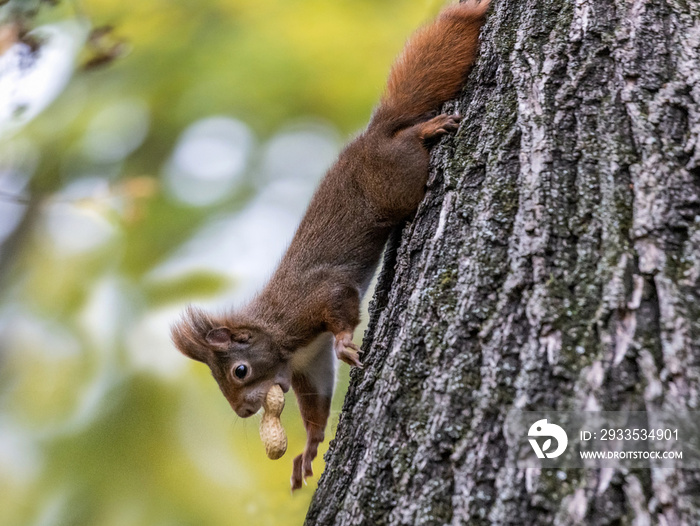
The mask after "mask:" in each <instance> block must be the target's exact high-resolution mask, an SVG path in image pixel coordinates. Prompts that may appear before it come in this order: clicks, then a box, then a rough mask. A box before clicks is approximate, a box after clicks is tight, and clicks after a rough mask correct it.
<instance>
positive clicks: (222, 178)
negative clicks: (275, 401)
mask: <svg viewBox="0 0 700 526" xmlns="http://www.w3.org/2000/svg"><path fill="white" fill-rule="evenodd" d="M440 3H441V2H437V1H428V0H335V1H332V2H329V1H327V0H307V1H299V0H296V1H295V0H182V1H176V2H174V1H172V0H84V1H80V2H78V1H68V0H60V1H58V2H46V1H40V0H24V1H20V0H10V1H9V2H8V1H7V0H3V1H2V2H0V4H2V5H1V6H0V17H2V24H1V25H0V523H2V524H3V525H5V526H9V525H42V526H43V525H58V524H60V525H64V524H65V525H95V524H99V525H101V526H109V525H141V524H143V525H149V526H152V525H166V524H167V525H189V524H192V525H203V524H206V525H232V524H233V525H236V524H260V525H267V524H270V525H272V524H274V525H285V524H290V525H291V524H301V522H302V521H303V517H304V515H305V512H306V509H307V507H308V504H309V501H310V499H311V496H312V493H313V489H314V488H315V486H316V483H317V480H318V475H319V474H320V473H321V471H322V468H323V461H322V458H320V457H319V459H317V460H316V462H315V471H316V476H315V477H314V478H313V479H312V480H310V483H309V487H308V488H304V489H302V490H301V491H300V492H297V494H295V495H293V496H292V495H290V491H289V475H290V470H291V460H292V458H293V457H294V455H296V453H297V452H298V451H301V449H302V448H303V443H304V439H305V436H304V431H303V428H302V426H301V421H300V418H299V415H298V411H297V408H296V402H295V401H294V398H293V396H292V394H291V393H289V394H288V395H287V408H286V409H285V412H284V414H283V423H284V425H285V427H286V429H287V432H288V435H289V441H290V444H289V451H288V453H287V455H285V456H284V457H283V458H282V459H281V460H279V461H275V462H273V461H269V460H267V459H266V457H265V454H264V451H263V447H262V445H261V444H260V441H259V438H258V432H257V427H258V423H259V417H257V416H256V417H253V418H251V419H246V420H241V419H238V418H237V417H235V415H234V413H233V412H232V411H231V409H230V407H229V406H228V404H227V402H226V401H225V400H224V398H223V397H222V396H221V394H220V393H219V390H218V388H217V386H216V384H215V383H214V382H213V380H212V379H211V377H210V375H209V372H208V370H207V368H206V367H205V366H203V365H201V364H196V363H194V362H191V361H189V360H187V359H186V358H184V357H183V356H182V355H180V354H179V353H178V352H177V351H176V350H175V349H174V348H173V346H172V344H171V343H170V341H169V325H170V323H171V322H173V321H174V320H175V319H176V318H177V316H178V313H179V312H180V311H181V310H182V308H183V307H184V306H185V305H186V304H187V303H189V302H193V303H196V304H199V305H203V306H206V307H211V308H219V307H222V306H230V305H236V304H240V303H242V302H244V301H245V300H246V298H248V297H250V296H251V295H252V294H253V293H254V292H255V291H256V290H257V289H258V288H259V287H260V286H261V285H262V284H263V283H264V281H265V279H266V277H267V276H269V274H270V273H271V271H272V270H273V269H274V266H275V264H276V262H277V261H278V259H279V257H280V255H281V253H282V252H283V250H284V248H285V245H286V244H287V243H288V241H289V240H290V238H291V236H292V234H293V232H294V228H295V226H296V224H297V222H298V221H299V219H300V217H301V214H302V213H303V211H304V209H305V206H306V204H307V202H308V200H309V198H310V196H311V194H312V192H313V189H314V187H315V185H316V183H317V182H318V180H319V178H320V177H321V176H322V175H323V173H324V171H325V169H326V168H327V167H328V166H329V165H330V163H331V162H332V161H333V160H334V158H335V156H336V155H337V154H338V152H339V151H340V148H341V147H342V145H343V143H344V142H346V141H347V140H348V139H349V138H350V137H352V135H354V134H355V133H357V132H358V131H359V130H361V129H362V127H363V126H364V125H365V123H366V122H367V119H368V117H369V115H370V113H371V110H372V107H373V105H374V104H375V103H376V101H377V99H378V97H379V94H380V93H381V90H382V87H383V83H384V80H385V77H386V74H387V71H388V68H389V65H390V63H391V61H392V59H393V58H394V56H395V55H396V53H397V52H398V51H399V50H400V48H401V46H402V44H403V42H404V41H405V38H406V36H407V35H408V34H409V33H410V32H411V30H412V29H413V28H415V27H416V26H418V25H419V24H420V23H421V22H422V21H424V20H425V19H427V18H429V17H430V16H431V15H433V14H434V13H435V12H436V11H437V10H438V9H439V7H440ZM359 337H360V338H361V331H360V333H359ZM347 378H348V370H347V368H346V367H345V366H343V367H341V369H340V371H339V382H338V391H337V393H336V398H335V402H334V412H333V416H332V419H331V420H332V421H331V424H330V429H329V433H328V435H327V438H329V439H330V438H332V435H333V432H334V426H335V425H336V423H337V414H338V411H339V409H340V407H341V406H342V398H343V395H344V390H345V388H346V386H347ZM326 447H327V442H326V444H324V447H323V448H322V450H321V452H320V453H321V455H322V454H323V453H324V452H325V450H326Z"/></svg>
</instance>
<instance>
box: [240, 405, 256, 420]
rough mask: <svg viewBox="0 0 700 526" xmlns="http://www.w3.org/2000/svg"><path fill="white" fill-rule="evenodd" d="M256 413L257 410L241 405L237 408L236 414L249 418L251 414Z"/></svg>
mask: <svg viewBox="0 0 700 526" xmlns="http://www.w3.org/2000/svg"><path fill="white" fill-rule="evenodd" d="M255 413H256V411H255V410H253V409H252V408H250V407H246V406H243V407H239V408H238V409H236V414H237V415H238V416H240V417H241V418H248V417H249V416H253V415H254V414H255Z"/></svg>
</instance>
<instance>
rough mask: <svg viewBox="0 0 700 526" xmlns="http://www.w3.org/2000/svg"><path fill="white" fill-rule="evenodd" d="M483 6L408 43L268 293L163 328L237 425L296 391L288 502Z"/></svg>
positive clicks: (415, 195)
mask: <svg viewBox="0 0 700 526" xmlns="http://www.w3.org/2000/svg"><path fill="white" fill-rule="evenodd" d="M488 5H489V0H483V1H481V2H478V1H477V0H469V1H467V2H465V3H462V4H457V5H453V6H450V7H447V8H446V9H444V10H443V11H442V12H441V13H440V15H439V16H438V17H437V19H436V20H435V21H433V22H432V23H431V24H429V25H427V26H426V27H424V28H422V29H420V30H419V31H418V32H416V33H415V34H414V35H413V37H412V38H411V39H410V40H409V41H408V43H407V45H406V47H405V49H404V51H403V53H402V54H401V55H400V57H399V58H398V59H397V60H396V62H395V63H394V65H393V67H392V69H391V72H390V74H389V80H388V82H387V88H386V92H385V93H384V95H383V97H382V98H381V101H380V104H379V107H378V108H377V109H376V110H375V112H374V114H373V115H372V118H371V120H370V122H369V125H368V126H367V129H366V130H365V131H364V132H363V133H362V134H360V135H359V136H358V137H357V138H356V139H355V140H353V141H352V142H351V143H350V144H348V145H347V146H346V147H345V149H344V150H343V151H342V152H341V154H340V156H339V157H338V160H337V161H336V163H335V164H334V165H333V166H332V167H331V168H330V170H329V171H328V173H327V174H326V176H325V177H324V179H323V180H322V181H321V183H320V185H319V187H318V189H317V190H316V193H315V194H314V196H313V198H312V199H311V203H310V204H309V207H308V209H307V211H306V214H305V215H304V217H303V219H302V220H301V223H300V225H299V227H298V229H297V231H296V234H295V235H294V238H293V239H292V242H291V244H290V245H289V248H288V249H287V252H286V254H285V255H284V257H283V258H282V261H281V263H280V265H279V267H278V268H277V270H276V271H275V273H274V274H273V276H272V278H271V279H270V281H269V283H268V284H267V286H265V288H264V289H263V290H262V291H261V292H260V293H259V294H258V295H257V296H256V297H255V298H254V299H253V300H252V301H251V302H250V303H249V304H248V305H246V306H244V307H242V308H240V309H238V310H235V311H232V312H231V313H229V314H225V315H213V314H208V313H205V312H203V311H201V310H199V309H196V308H192V307H190V308H189V309H188V310H187V311H186V312H185V314H184V315H183V317H182V319H181V320H180V321H179V322H178V323H176V324H175V325H174V326H173V328H172V338H173V341H174V343H175V345H176V346H177V348H178V349H179V350H180V351H181V352H182V353H183V354H185V355H186V356H188V357H190V358H192V359H194V360H198V361H200V362H203V363H205V364H207V365H208V366H209V367H210V368H211V371H212V373H213V375H214V378H215V379H216V381H217V383H218V384H219V387H220V389H221V391H222V393H223V394H224V396H225V397H226V399H227V400H228V402H229V404H230V405H231V407H232V408H233V410H234V411H235V412H236V413H237V414H238V415H239V416H241V417H244V418H245V417H249V416H251V415H253V414H254V413H256V412H257V411H258V410H259V409H260V407H261V405H262V401H263V399H264V398H265V395H266V393H267V392H268V390H269V389H270V388H271V387H272V386H273V385H275V384H277V385H279V386H280V387H281V388H282V390H283V391H284V392H287V391H288V390H289V388H290V387H291V388H292V389H293V390H294V393H295V394H296V397H297V401H298V404H299V409H300V412H301V416H302V419H303V421H304V427H305V429H306V433H307V441H306V447H305V449H304V451H303V453H301V454H300V455H299V456H297V457H296V458H295V459H294V463H293V468H292V478H291V484H292V489H293V490H294V489H298V488H300V487H301V484H302V482H303V481H304V479H305V478H306V477H309V476H311V475H312V474H313V471H312V467H311V462H312V461H313V459H314V458H315V457H316V453H317V449H318V445H319V444H320V443H321V442H323V439H324V431H325V428H326V422H327V420H328V416H329V413H330V405H331V397H332V395H333V388H334V386H335V375H336V370H335V369H336V357H337V358H338V359H340V360H343V361H344V362H346V363H348V364H350V365H352V366H357V367H361V363H360V359H359V355H358V353H359V348H358V347H357V345H355V344H354V343H353V342H352V336H353V331H354V330H355V328H356V327H357V325H358V323H359V322H360V300H361V298H362V296H363V294H364V293H365V291H366V290H367V287H368V285H369V282H370V280H371V278H372V275H373V273H374V271H375V269H376V267H377V265H378V262H379V258H380V256H381V252H382V250H383V248H384V245H385V243H386V241H387V239H388V237H389V234H390V232H391V230H392V229H393V228H394V227H395V226H397V225H398V224H399V223H400V222H401V221H402V220H403V219H405V218H406V217H407V216H409V215H410V214H411V213H413V212H414V211H415V210H416V208H417V207H418V204H419V203H420V201H421V199H422V198H423V196H424V194H425V187H426V182H427V178H428V162H429V148H430V146H431V144H433V143H434V142H435V141H436V140H437V139H439V138H440V137H441V136H442V135H444V134H446V133H449V132H453V131H455V130H456V129H457V128H458V126H459V121H460V117H459V116H458V115H447V114H439V112H440V108H441V106H442V104H443V103H444V102H446V101H448V100H450V99H452V98H453V97H455V96H456V95H458V94H459V91H460V89H461V87H462V85H463V83H464V81H465V79H466V76H467V74H468V73H469V70H470V69H471V65H472V63H473V62H474V59H475V56H476V52H477V47H478V36H479V30H480V28H481V25H482V23H483V20H484V17H485V13H486V10H487V8H488Z"/></svg>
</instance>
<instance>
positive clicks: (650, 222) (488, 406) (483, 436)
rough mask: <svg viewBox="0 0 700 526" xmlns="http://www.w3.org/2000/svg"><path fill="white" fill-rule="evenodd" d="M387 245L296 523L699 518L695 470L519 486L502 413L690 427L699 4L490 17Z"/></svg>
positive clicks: (563, 476) (584, 6) (526, 481)
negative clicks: (409, 212) (614, 414)
mask: <svg viewBox="0 0 700 526" xmlns="http://www.w3.org/2000/svg"><path fill="white" fill-rule="evenodd" d="M457 109H458V110H459V111H460V112H461V113H462V114H463V115H464V116H465V119H464V122H463V125H462V127H461V129H460V131H459V132H458V134H457V135H456V136H455V137H451V138H447V139H446V140H444V141H443V142H442V143H441V144H440V145H439V146H438V147H437V148H436V150H435V152H434V155H433V171H432V173H431V178H430V182H429V185H428V186H429V188H428V193H427V195H426V198H425V200H424V202H423V203H422V205H421V207H420V209H419V210H418V213H417V214H416V217H415V219H413V220H412V222H410V223H409V224H407V225H406V226H405V228H403V230H402V231H401V232H398V233H397V235H396V236H395V239H394V240H393V241H392V242H391V243H390V244H389V248H388V250H387V255H386V258H385V262H384V266H383V270H382V273H381V275H380V278H379V283H378V287H377V291H376V293H375V298H374V300H373V303H372V306H371V308H370V325H369V328H368V330H367V333H366V334H365V340H364V344H363V349H364V360H363V361H364V364H365V368H364V370H355V371H353V373H352V381H351V385H350V388H349V391H348V393H347V396H346V400H345V406H344V408H343V413H342V415H341V418H340V423H339V425H338V430H337V434H336V438H335V440H334V441H333V442H332V445H331V449H330V451H329V453H328V455H327V458H326V461H327V464H326V469H325V472H324V474H323V476H322V478H321V481H320V483H319V488H318V490H317V492H316V495H315V496H314V500H313V502H312V505H311V508H310V510H309V514H308V517H307V524H309V525H317V524H319V525H320V524H323V525H325V524H337V525H350V524H353V525H360V524H361V525H381V524H405V525H411V526H414V525H433V524H454V525H457V524H470V525H471V524H596V525H597V524H638V525H645V524H667V525H676V524H698V523H699V521H700V472H698V471H691V470H680V469H657V468H652V469H623V468H619V469H612V468H605V469H587V470H583V469H565V470H553V469H552V470H550V469H539V470H538V469H529V470H526V469H522V468H518V466H517V465H516V458H515V454H514V452H513V450H512V448H509V446H508V444H507V443H506V439H505V436H504V432H503V426H504V419H505V416H506V414H507V413H508V411H509V410H511V409H513V408H519V409H523V410H533V411H534V410H545V409H551V410H559V411H563V410H608V411H615V410H623V409H629V410H638V411H652V410H666V411H677V410H696V411H697V410H698V405H699V403H700V391H699V389H700V3H698V2H697V1H696V0H665V1H664V0H614V1H609V0H607V1H606V0H546V1H545V0H494V6H493V8H492V13H491V15H490V18H489V19H488V22H487V24H486V26H485V27H484V30H483V32H482V44H481V53H480V58H479V60H478V63H477V65H476V67H475V69H474V71H473V72H472V75H471V77H470V79H469V81H468V84H467V87H466V89H465V92H464V96H463V97H462V99H461V100H460V101H459V102H458V103H457Z"/></svg>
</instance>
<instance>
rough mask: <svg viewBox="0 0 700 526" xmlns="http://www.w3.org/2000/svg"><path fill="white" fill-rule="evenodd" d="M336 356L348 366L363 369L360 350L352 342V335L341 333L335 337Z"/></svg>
mask: <svg viewBox="0 0 700 526" xmlns="http://www.w3.org/2000/svg"><path fill="white" fill-rule="evenodd" d="M333 348H334V349H335V355H336V356H337V357H338V359H339V360H342V361H344V362H345V363H346V364H348V365H351V366H354V367H359V368H360V369H362V362H360V348H359V347H358V346H357V345H355V344H354V343H353V342H352V334H351V333H349V332H341V333H340V334H337V335H336V336H335V345H334V346H333Z"/></svg>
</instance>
